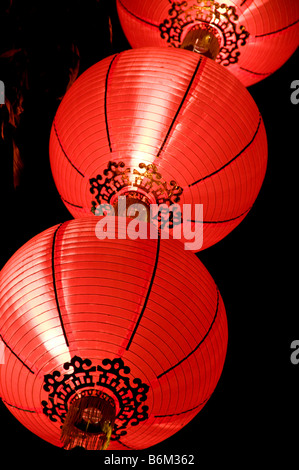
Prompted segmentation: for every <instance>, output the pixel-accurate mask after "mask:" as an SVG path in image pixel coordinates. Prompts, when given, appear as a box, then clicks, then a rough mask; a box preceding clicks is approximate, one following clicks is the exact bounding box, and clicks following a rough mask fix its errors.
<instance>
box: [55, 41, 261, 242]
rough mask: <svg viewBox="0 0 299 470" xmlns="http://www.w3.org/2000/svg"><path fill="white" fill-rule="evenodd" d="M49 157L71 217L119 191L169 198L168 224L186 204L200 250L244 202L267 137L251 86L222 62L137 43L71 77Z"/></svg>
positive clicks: (249, 201) (223, 231)
mask: <svg viewBox="0 0 299 470" xmlns="http://www.w3.org/2000/svg"><path fill="white" fill-rule="evenodd" d="M50 161H51V168H52V173H53V177H54V181H55V183H56V186H57V189H58V191H59V193H60V196H61V198H62V200H63V202H64V203H65V205H66V207H67V208H68V210H69V211H70V213H71V214H72V215H73V216H74V217H81V216H86V215H88V214H90V215H92V214H95V213H96V209H97V207H98V205H100V204H106V203H108V204H110V205H112V206H113V207H114V206H116V205H117V200H118V198H119V196H121V195H122V196H126V197H127V198H128V199H132V200H133V201H134V200H135V202H136V200H138V201H140V202H142V203H144V204H145V205H148V206H149V205H151V206H153V205H155V204H157V205H159V206H160V205H166V206H167V207H170V208H171V209H174V211H173V219H172V220H171V223H172V227H173V226H174V225H175V224H176V223H178V224H180V223H181V221H182V218H183V216H184V211H185V215H186V217H185V220H188V221H189V222H190V224H191V229H190V230H191V231H192V232H196V231H197V230H203V244H202V246H201V247H200V248H199V249H204V248H207V247H209V246H211V245H213V244H214V243H217V242H218V241H219V240H221V239H222V238H224V237H225V236H226V235H227V234H228V233H229V232H231V231H232V230H233V229H234V228H235V227H236V226H237V225H238V224H239V223H240V222H241V221H242V220H243V219H244V217H245V216H246V215H247V214H248V212H249V211H250V209H251V207H252V205H253V203H254V201H255V199H256V197H257V195H258V193H259V190H260V188H261V185H262V182H263V179H264V175H265V171H266V166H267V138H266V133H265V128H264V124H263V120H262V117H261V115H260V113H259V110H258V108H257V106H256V104H255V102H254V100H253V99H252V97H251V95H250V94H249V92H248V91H247V89H246V88H245V87H244V86H243V85H242V84H241V83H240V81H239V80H237V79H236V78H235V77H234V76H233V75H232V74H231V73H229V72H228V71H227V70H226V69H225V68H224V67H221V66H220V65H218V64H216V63H215V62H214V61H213V60H211V59H208V58H207V57H203V56H201V55H198V54H194V53H192V52H190V51H186V50H181V49H163V48H140V49H131V50H129V51H125V52H121V53H119V54H116V55H113V56H111V57H108V58H106V59H104V60H102V61H101V62H99V63H97V64H95V65H94V66H92V67H91V68H89V69H88V70H87V71H86V72H85V73H84V74H82V75H81V76H80V77H79V78H78V79H77V81H76V82H75V83H74V84H73V86H72V87H71V88H70V90H69V91H68V92H67V93H66V95H65V97H64V99H63V100H62V102H61V104H60V106H59V108H58V110H57V113H56V116H55V119H54V122H53V126H52V131H51V137H50ZM196 204H198V205H199V204H201V205H202V210H203V213H202V214H201V213H199V212H196ZM184 205H185V206H184ZM188 211H189V212H188ZM182 238H183V236H182ZM199 249H195V250H194V251H199Z"/></svg>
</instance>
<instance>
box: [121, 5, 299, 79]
mask: <svg viewBox="0 0 299 470" xmlns="http://www.w3.org/2000/svg"><path fill="white" fill-rule="evenodd" d="M117 8H118V14H119V18H120V22H121V26H122V28H123V31H124V33H125V35H126V37H127V39H128V41H129V43H130V44H131V46H132V47H144V46H162V47H163V46H164V47H165V46H166V47H167V46H169V47H186V48H188V49H191V50H194V51H195V52H203V49H205V47H204V48H203V49H202V46H203V44H202V43H201V38H200V37H199V36H198V33H200V32H201V31H206V32H207V33H209V41H211V39H212V38H213V39H215V42H216V43H217V44H216V45H217V51H216V56H217V58H216V61H217V62H218V63H219V64H221V65H224V66H225V67H228V68H229V70H230V72H232V73H233V74H234V75H236V76H237V77H238V78H239V80H241V82H242V83H243V84H244V85H245V86H249V85H252V84H254V83H256V82H258V81H260V80H262V79H264V78H266V77H267V76H269V75H271V74H272V73H273V72H275V71H276V70H277V69H278V68H279V67H281V66H282V65H283V64H284V63H285V62H286V61H287V60H288V59H289V57H290V56H291V55H292V54H293V52H294V51H295V50H296V48H297V47H298V36H299V22H298V21H299V3H298V1H296V0H284V1H280V0H232V1H230V0H223V1H221V2H216V1H213V0H186V1H181V0H117Z"/></svg>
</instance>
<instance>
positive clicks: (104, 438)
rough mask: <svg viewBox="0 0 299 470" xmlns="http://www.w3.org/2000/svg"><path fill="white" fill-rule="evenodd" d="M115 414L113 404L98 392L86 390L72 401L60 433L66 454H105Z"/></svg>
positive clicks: (109, 398) (103, 394)
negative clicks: (78, 449)
mask: <svg viewBox="0 0 299 470" xmlns="http://www.w3.org/2000/svg"><path fill="white" fill-rule="evenodd" d="M115 416H116V411H115V403H114V400H113V399H112V398H111V397H109V395H106V394H105V393H103V392H100V391H99V390H85V391H83V392H81V393H80V394H79V395H76V397H75V398H74V399H73V401H72V403H71V405H70V407H69V409H68V413H67V415H66V418H65V421H64V423H63V426H62V430H61V441H62V442H63V447H64V449H66V450H71V449H73V448H74V447H83V448H84V449H86V450H106V449H107V448H108V446H109V443H110V438H111V434H112V431H113V426H114V421H115Z"/></svg>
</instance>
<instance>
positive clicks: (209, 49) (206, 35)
mask: <svg viewBox="0 0 299 470" xmlns="http://www.w3.org/2000/svg"><path fill="white" fill-rule="evenodd" d="M180 47H181V49H186V50H188V51H192V52H197V53H198V54H202V55H204V56H205V57H208V58H209V59H212V60H216V58H217V56H218V54H219V51H220V43H219V40H218V39H217V32H216V31H214V28H212V27H211V26H209V25H204V26H203V27H202V26H201V25H200V24H198V25H196V26H194V27H193V28H192V29H191V30H190V31H189V32H188V34H187V35H186V37H185V39H184V41H183V42H182V45H181V46H180Z"/></svg>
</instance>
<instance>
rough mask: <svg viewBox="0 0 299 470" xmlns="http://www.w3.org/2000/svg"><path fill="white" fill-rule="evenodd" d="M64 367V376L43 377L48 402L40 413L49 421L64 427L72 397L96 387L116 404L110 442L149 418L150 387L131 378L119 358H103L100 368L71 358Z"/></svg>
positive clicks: (87, 360)
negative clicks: (146, 403)
mask: <svg viewBox="0 0 299 470" xmlns="http://www.w3.org/2000/svg"><path fill="white" fill-rule="evenodd" d="M63 368H64V370H65V371H66V373H65V374H61V373H60V372H59V371H54V372H53V373H52V374H47V375H45V377H44V386H43V389H44V391H45V392H48V401H46V400H43V401H42V406H43V413H44V414H45V415H46V416H47V417H48V418H49V419H50V420H51V421H53V422H57V421H60V422H61V423H62V424H63V422H64V420H65V417H66V415H67V412H68V404H69V403H70V402H71V400H72V398H74V397H76V396H77V394H78V393H80V391H83V390H91V389H96V388H98V387H101V389H108V390H110V391H111V392H112V394H113V395H114V397H115V398H116V399H117V401H118V404H119V412H118V414H117V416H116V420H115V425H114V430H113V433H112V436H111V440H119V439H120V438H121V437H122V436H124V435H126V434H127V430H126V429H127V427H128V425H131V426H137V425H138V424H139V423H140V422H141V421H145V420H146V419H148V406H146V405H143V403H144V402H145V401H146V400H147V393H148V391H149V386H148V385H147V384H145V383H143V382H142V381H141V379H138V378H135V379H133V380H132V379H130V377H129V374H130V368H129V367H128V366H125V364H124V362H123V360H122V359H120V358H116V359H112V360H110V359H104V360H102V365H97V366H95V365H92V361H91V360H90V359H82V358H80V357H78V356H74V357H73V358H72V359H71V361H70V362H66V363H65V364H64V365H63ZM70 369H72V371H71V372H69V373H68V372H67V371H68V370H70Z"/></svg>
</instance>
